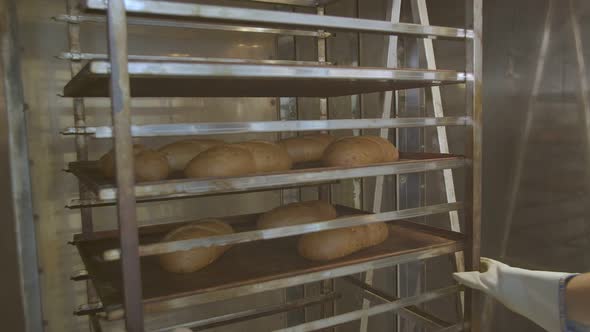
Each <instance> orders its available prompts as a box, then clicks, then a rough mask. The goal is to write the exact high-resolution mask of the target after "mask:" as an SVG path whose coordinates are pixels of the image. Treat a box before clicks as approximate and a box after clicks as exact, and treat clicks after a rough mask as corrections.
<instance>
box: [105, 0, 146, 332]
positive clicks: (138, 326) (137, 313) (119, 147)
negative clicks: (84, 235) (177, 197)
mask: <svg viewBox="0 0 590 332" xmlns="http://www.w3.org/2000/svg"><path fill="white" fill-rule="evenodd" d="M107 20H108V36H109V41H108V46H109V56H110V60H111V103H112V104H111V107H112V112H113V113H112V114H113V126H114V145H115V164H116V170H117V191H118V193H117V216H118V222H119V237H120V238H119V241H120V244H121V269H122V271H123V285H124V305H125V323H126V324H125V325H126V327H127V330H128V331H131V332H140V331H143V306H142V294H141V270H140V262H139V252H138V244H139V239H138V233H137V216H136V208H135V191H134V184H135V178H134V175H135V174H134V165H133V162H134V160H133V148H132V141H131V110H130V103H131V96H130V88H129V73H128V68H127V53H128V52H127V16H126V12H125V2H124V0H109V6H108V17H107Z"/></svg>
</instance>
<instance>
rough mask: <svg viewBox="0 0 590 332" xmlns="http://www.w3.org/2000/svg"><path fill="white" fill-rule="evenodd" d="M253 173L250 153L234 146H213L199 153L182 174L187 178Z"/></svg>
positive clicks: (254, 166)
mask: <svg viewBox="0 0 590 332" xmlns="http://www.w3.org/2000/svg"><path fill="white" fill-rule="evenodd" d="M255 172H256V164H255V163H254V158H253V157H252V153H251V152H250V151H249V150H248V149H246V148H244V147H241V146H239V145H235V144H224V145H220V146H215V147H212V148H210V149H209V150H207V151H204V152H201V153H199V154H198V155H197V156H196V157H195V158H193V159H192V160H191V161H190V162H189V163H188V165H186V168H185V169H184V174H185V175H186V176H187V177H189V178H200V177H218V176H219V177H221V176H238V175H244V174H252V173H255Z"/></svg>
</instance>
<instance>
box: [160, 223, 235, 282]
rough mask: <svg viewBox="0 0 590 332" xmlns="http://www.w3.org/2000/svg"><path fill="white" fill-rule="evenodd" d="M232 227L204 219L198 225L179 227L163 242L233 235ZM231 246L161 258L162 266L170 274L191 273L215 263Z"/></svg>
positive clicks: (194, 250) (172, 254) (204, 248)
mask: <svg viewBox="0 0 590 332" xmlns="http://www.w3.org/2000/svg"><path fill="white" fill-rule="evenodd" d="M233 232H234V230H233V229H232V227H231V226H230V225H228V224H226V223H224V222H222V221H219V220H216V219H203V220H200V221H199V222H197V223H193V224H189V225H186V226H182V227H179V228H177V229H175V230H173V231H171V232H170V233H168V234H167V235H166V236H165V237H164V238H163V239H162V241H180V240H188V239H196V238H200V237H208V236H215V235H223V234H231V233H233ZM230 247H231V246H212V247H199V248H194V249H191V250H186V251H177V252H172V253H168V254H163V255H160V256H159V259H160V266H162V268H163V269H164V270H166V271H168V272H173V273H191V272H195V271H198V270H200V269H202V268H204V267H205V266H207V265H209V264H211V263H213V262H214V261H215V260H217V259H218V258H219V257H220V256H221V255H223V253H224V252H226V251H227V250H228V249H229V248H230Z"/></svg>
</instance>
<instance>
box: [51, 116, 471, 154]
mask: <svg viewBox="0 0 590 332" xmlns="http://www.w3.org/2000/svg"><path fill="white" fill-rule="evenodd" d="M470 122H471V119H470V118H468V117H461V116H459V117H438V118H393V119H391V118H381V119H355V120H353V119H345V120H299V121H264V122H217V123H206V122H205V123H174V124H157V125H143V126H133V125H132V126H131V135H132V136H133V137H152V136H191V135H221V134H244V133H274V132H305V131H322V130H345V129H370V128H377V129H378V128H409V127H430V126H464V125H467V124H469V123H470ZM62 134H64V135H88V136H91V137H93V138H112V137H113V129H112V127H110V126H109V127H107V126H104V127H85V128H74V127H70V128H66V129H64V130H63V131H62ZM445 153H448V149H447V151H446V152H445Z"/></svg>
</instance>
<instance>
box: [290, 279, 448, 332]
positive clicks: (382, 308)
mask: <svg viewBox="0 0 590 332" xmlns="http://www.w3.org/2000/svg"><path fill="white" fill-rule="evenodd" d="M458 290H459V287H458V286H451V287H448V288H444V289H439V290H435V291H430V292H426V293H424V294H421V295H417V296H412V297H407V298H403V299H400V300H398V301H395V302H392V303H385V304H380V305H376V306H373V307H371V308H369V309H366V310H363V309H361V310H357V311H354V312H349V313H346V314H342V315H337V316H334V317H331V318H326V319H322V320H317V321H313V322H310V323H306V324H301V325H298V326H294V327H289V328H286V329H281V330H279V331H281V332H291V331H292V332H295V331H315V330H319V329H322V328H326V327H330V326H336V325H340V324H343V323H347V322H350V321H354V320H358V319H360V318H361V317H362V316H363V315H368V316H374V315H378V314H382V313H385V312H388V311H393V310H398V309H401V308H403V307H406V306H411V305H417V304H420V303H423V302H428V301H432V300H435V299H438V298H440V297H443V296H448V295H451V294H453V293H455V292H457V291H458Z"/></svg>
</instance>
